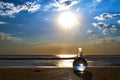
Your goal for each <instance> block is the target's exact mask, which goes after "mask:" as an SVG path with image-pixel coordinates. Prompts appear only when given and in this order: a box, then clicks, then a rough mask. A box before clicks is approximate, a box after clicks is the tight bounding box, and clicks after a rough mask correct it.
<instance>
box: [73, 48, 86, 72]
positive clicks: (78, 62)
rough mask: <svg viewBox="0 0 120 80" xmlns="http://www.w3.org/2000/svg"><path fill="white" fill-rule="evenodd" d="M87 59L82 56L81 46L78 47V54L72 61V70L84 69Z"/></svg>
mask: <svg viewBox="0 0 120 80" xmlns="http://www.w3.org/2000/svg"><path fill="white" fill-rule="evenodd" d="M87 65H88V64H87V60H86V59H85V58H84V57H83V51H82V48H78V54H77V57H76V58H75V60H74V61H73V69H74V71H80V72H82V71H85V70H86V69H87Z"/></svg>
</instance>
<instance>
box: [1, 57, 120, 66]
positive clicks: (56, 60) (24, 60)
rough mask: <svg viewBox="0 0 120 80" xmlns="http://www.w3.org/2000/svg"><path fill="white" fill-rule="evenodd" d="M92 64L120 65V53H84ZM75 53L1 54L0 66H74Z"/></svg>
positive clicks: (89, 63) (89, 64)
mask: <svg viewBox="0 0 120 80" xmlns="http://www.w3.org/2000/svg"><path fill="white" fill-rule="evenodd" d="M84 57H85V58H86V60H87V62H88V67H90V66H96V67H97V66H101V67H102V66H106V67H109V66H113V67H114V66H115V67H116V66H120V55H84ZM75 58H76V56H75V55H0V67H26V66H27V67H34V66H35V67H43V66H47V67H72V65H73V61H74V59H75Z"/></svg>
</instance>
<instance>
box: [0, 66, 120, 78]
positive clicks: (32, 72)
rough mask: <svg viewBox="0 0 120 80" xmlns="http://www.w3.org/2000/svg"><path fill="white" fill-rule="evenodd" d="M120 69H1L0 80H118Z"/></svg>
mask: <svg viewBox="0 0 120 80" xmlns="http://www.w3.org/2000/svg"><path fill="white" fill-rule="evenodd" d="M119 77H120V67H88V69H87V71H86V72H84V73H82V74H81V73H80V72H74V71H73V68H71V67H44V66H42V67H21V68H20V67H16V68H15V67H14V68H13V67H11V68H8V67H1V68H0V80H119Z"/></svg>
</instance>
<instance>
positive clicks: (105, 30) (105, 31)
mask: <svg viewBox="0 0 120 80" xmlns="http://www.w3.org/2000/svg"><path fill="white" fill-rule="evenodd" d="M116 30H117V28H116V26H115V25H112V27H111V28H106V29H104V30H103V34H108V33H114V32H115V31H116Z"/></svg>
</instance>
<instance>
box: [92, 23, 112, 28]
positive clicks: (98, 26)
mask: <svg viewBox="0 0 120 80" xmlns="http://www.w3.org/2000/svg"><path fill="white" fill-rule="evenodd" d="M92 25H93V26H94V27H97V28H99V29H102V28H105V27H108V26H109V25H110V24H108V23H105V22H97V23H92Z"/></svg>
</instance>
